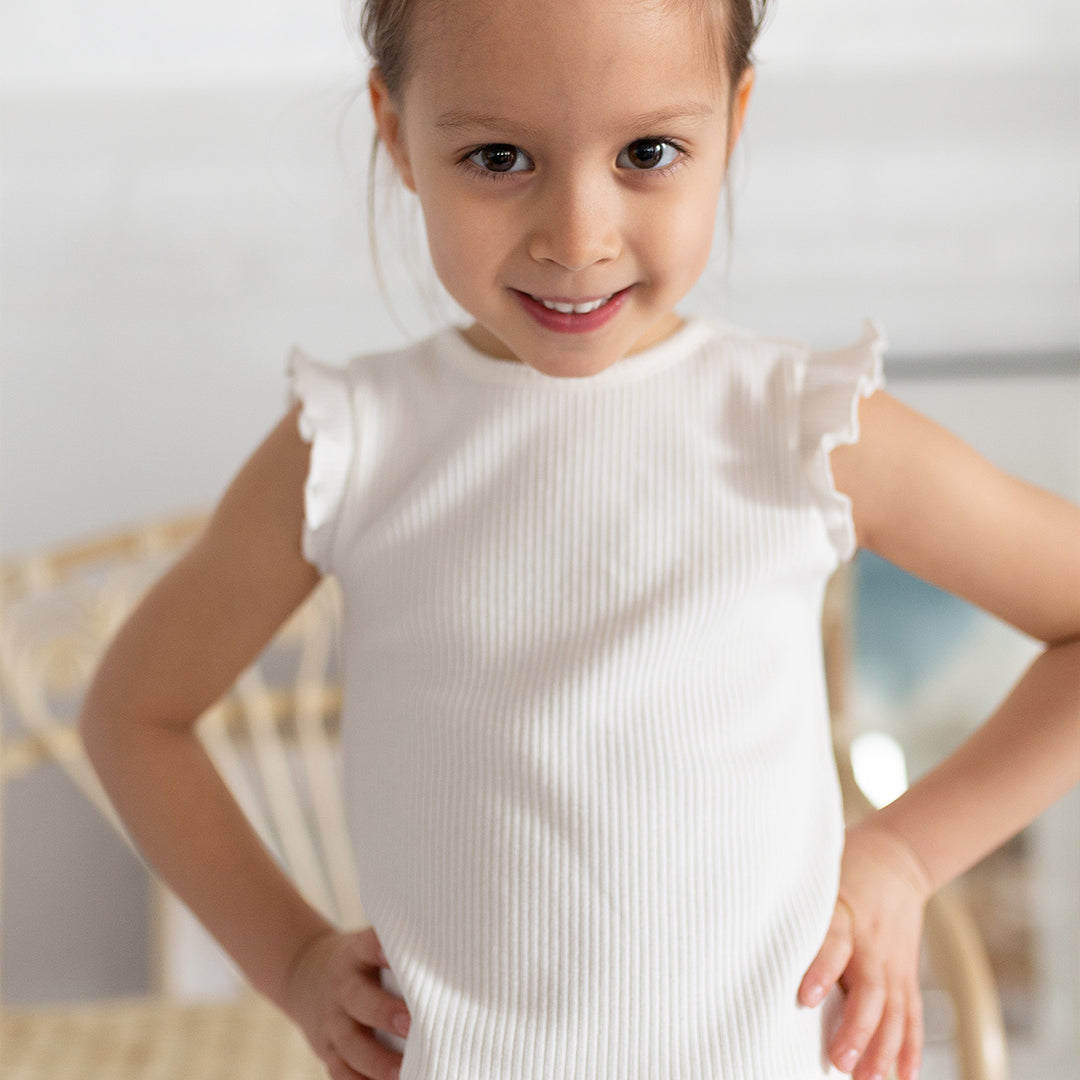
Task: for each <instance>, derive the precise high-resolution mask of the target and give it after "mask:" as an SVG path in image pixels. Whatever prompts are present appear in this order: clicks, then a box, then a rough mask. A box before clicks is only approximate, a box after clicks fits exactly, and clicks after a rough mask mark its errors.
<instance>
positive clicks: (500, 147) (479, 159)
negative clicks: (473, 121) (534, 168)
mask: <svg viewBox="0 0 1080 1080" xmlns="http://www.w3.org/2000/svg"><path fill="white" fill-rule="evenodd" d="M528 160H529V159H528V157H527V155H526V154H524V153H523V152H522V151H521V150H519V149H518V148H517V147H516V146H511V145H510V144H509V143H491V144H490V145H489V146H481V147H480V149H479V150H476V151H475V152H473V153H472V154H470V155H469V161H471V162H472V163H473V164H474V165H475V166H476V167H477V168H478V169H483V170H484V172H491V173H509V172H523V171H524V170H525V169H526V168H528Z"/></svg>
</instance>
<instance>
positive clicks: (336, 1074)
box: [324, 1050, 368, 1080]
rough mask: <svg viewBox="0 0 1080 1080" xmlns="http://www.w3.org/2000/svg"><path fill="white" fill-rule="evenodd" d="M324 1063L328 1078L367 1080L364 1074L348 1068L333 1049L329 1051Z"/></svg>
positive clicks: (333, 1079) (334, 1079)
mask: <svg viewBox="0 0 1080 1080" xmlns="http://www.w3.org/2000/svg"><path fill="white" fill-rule="evenodd" d="M324 1064H325V1065H326V1071H327V1073H328V1075H329V1076H330V1080H368V1078H367V1077H366V1076H361V1075H360V1073H358V1072H357V1071H356V1070H355V1069H352V1068H350V1067H349V1066H348V1065H347V1064H346V1063H345V1062H344V1061H343V1060H342V1059H341V1056H340V1055H339V1054H337V1053H335V1052H334V1051H333V1050H331V1051H330V1053H329V1055H328V1057H327V1058H326V1059H325V1061H324Z"/></svg>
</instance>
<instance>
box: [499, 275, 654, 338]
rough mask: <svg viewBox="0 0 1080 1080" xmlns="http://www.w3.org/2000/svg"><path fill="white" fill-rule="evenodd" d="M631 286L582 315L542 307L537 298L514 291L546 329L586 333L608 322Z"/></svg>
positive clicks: (568, 332) (559, 331)
mask: <svg viewBox="0 0 1080 1080" xmlns="http://www.w3.org/2000/svg"><path fill="white" fill-rule="evenodd" d="M632 288H633V286H632V285H631V286H629V287H628V288H625V289H622V290H621V291H620V292H617V293H615V294H614V295H613V296H612V297H611V299H610V300H608V302H607V303H606V304H604V305H602V306H601V307H598V308H597V309H596V310H595V311H589V312H586V313H585V314H584V315H575V314H574V313H573V312H572V311H569V312H563V311H552V310H551V308H547V307H544V305H543V304H541V303H540V302H539V301H538V300H534V299H533V298H532V297H531V296H530V295H529V294H528V293H523V292H521V291H520V290H518V289H514V290H513V291H514V293H515V294H516V295H517V298H518V299H519V300H520V301H521V306H522V307H523V308H524V309H525V310H526V311H527V312H528V313H529V314H530V315H531V316H532V317H533V318H534V319H535V320H536V321H537V322H538V323H539V324H540V325H541V326H542V327H544V329H546V330H554V331H556V332H557V333H560V334H588V333H591V332H592V331H593V330H599V329H600V327H601V326H604V325H605V324H606V323H609V322H610V321H611V320H612V319H614V318H615V316H616V315H618V313H619V309H620V308H621V307H622V306H623V304H624V303H625V302H626V298H627V297H628V296H629V295H630V289H632Z"/></svg>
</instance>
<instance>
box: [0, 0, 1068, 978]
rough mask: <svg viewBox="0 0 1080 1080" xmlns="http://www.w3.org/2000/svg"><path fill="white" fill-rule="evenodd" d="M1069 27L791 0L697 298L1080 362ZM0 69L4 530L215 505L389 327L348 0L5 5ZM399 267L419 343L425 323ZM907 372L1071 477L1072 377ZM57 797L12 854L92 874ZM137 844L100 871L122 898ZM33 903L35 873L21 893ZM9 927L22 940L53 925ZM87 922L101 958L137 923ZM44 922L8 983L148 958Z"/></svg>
mask: <svg viewBox="0 0 1080 1080" xmlns="http://www.w3.org/2000/svg"><path fill="white" fill-rule="evenodd" d="M1078 40H1080V6H1078V5H1076V4H1075V2H1074V0H1030V2H1028V3H1026V4H1019V3H1016V2H1015V0H1011V2H1006V0H954V2H952V3H950V4H944V5H943V4H940V3H939V2H937V0H875V2H874V3H872V4H869V3H866V2H865V0H817V2H816V3H813V4H804V3H794V2H790V0H788V2H786V3H785V2H781V3H780V4H779V5H778V7H777V9H776V12H775V15H774V18H773V20H772V25H771V26H770V28H769V30H768V31H767V33H766V36H765V38H764V40H763V42H762V45H761V47H760V49H759V53H760V57H761V64H760V69H759V81H758V87H757V91H756V96H755V100H754V102H753V105H752V108H751V115H750V120H749V125H748V129H747V133H746V136H745V140H744V146H743V148H742V150H743V153H742V161H741V163H740V165H739V166H738V168H737V171H736V174H735V177H734V181H733V186H734V190H735V197H736V232H735V247H734V249H733V251H732V253H731V268H730V272H729V273H725V271H724V257H725V254H726V247H727V245H726V241H725V240H724V239H723V237H722V236H721V237H720V242H719V244H718V252H717V258H716V260H715V264H716V265H715V266H714V268H712V269H711V270H710V271H709V273H708V274H707V275H706V277H705V279H704V280H703V282H702V283H701V285H700V286H699V287H698V289H696V290H695V293H694V295H693V297H692V300H691V308H693V309H696V310H700V311H707V312H711V313H718V314H721V315H723V316H724V317H727V318H729V319H731V320H733V321H738V322H744V323H747V324H751V325H754V326H757V327H760V328H762V329H768V330H771V331H775V332H778V333H784V334H789V335H792V336H800V337H806V338H809V339H810V340H811V341H814V342H815V343H818V344H821V345H827V344H833V343H837V342H840V341H843V340H846V339H850V338H852V337H853V336H854V335H855V334H856V332H857V330H858V325H859V320H860V319H861V317H862V316H863V315H864V314H872V315H875V316H877V317H878V318H880V319H881V320H882V321H883V322H884V323H885V325H886V326H887V328H888V329H889V332H890V337H891V339H892V342H893V346H894V354H893V355H894V356H897V357H924V358H930V359H933V358H935V357H941V358H944V357H952V356H955V355H957V354H961V355H963V356H973V357H976V358H977V357H980V356H983V357H986V356H992V355H998V354H1010V355H1013V356H1017V357H1019V358H1021V359H1023V358H1024V357H1032V358H1034V357H1037V356H1040V355H1043V354H1053V355H1056V356H1061V355H1063V354H1065V353H1069V354H1071V355H1075V352H1076V344H1077V340H1078V338H1080V307H1078V304H1077V288H1078V281H1077V264H1078V254H1077V243H1078V241H1077V237H1078V220H1077V216H1078V208H1077V201H1076V190H1077V180H1078V177H1080V138H1078V135H1080V118H1078V111H1080V84H1078V80H1080V75H1078V72H1080V46H1078ZM0 72H2V73H3V80H4V81H3V85H2V88H0V108H2V110H3V131H2V146H0V151H2V168H3V174H2V190H0V304H2V311H0V316H2V319H0V543H2V544H3V546H4V548H5V549H6V550H7V552H9V553H13V552H19V551H24V550H29V549H32V548H35V547H38V546H40V545H44V544H54V543H58V542H61V541H64V540H66V539H68V538H73V537H79V536H83V535H85V534H87V533H90V532H96V531H101V530H108V529H111V528H113V527H115V526H117V525H119V524H121V523H124V522H129V521H133V520H136V519H140V518H142V517H145V516H149V515H156V514H161V513H166V512H169V511H172V510H176V509H180V508H186V507H191V506H200V505H205V504H207V503H209V501H210V500H212V499H213V498H214V497H215V496H216V494H217V493H218V492H219V491H220V489H221V488H222V486H223V485H224V483H225V482H226V481H227V479H228V477H229V476H230V474H231V473H232V471H233V470H234V469H235V468H236V467H237V465H238V464H239V462H240V461H241V460H242V458H243V457H244V456H245V455H246V454H247V453H248V452H249V450H250V448H251V447H252V446H253V445H254V444H255V442H256V441H257V439H258V438H259V437H260V435H261V433H262V432H263V431H265V430H266V429H267V428H268V427H269V425H270V424H271V423H272V422H273V420H274V419H275V417H276V416H277V414H278V413H279V411H280V409H281V407H282V405H283V395H284V380H283V366H284V359H285V356H286V354H287V351H288V348H289V346H290V344H291V343H292V342H293V341H299V342H302V343H303V344H304V345H305V347H307V348H308V349H309V350H310V351H312V352H314V353H316V354H318V355H322V356H324V357H325V358H327V359H330V360H340V359H342V358H343V357H345V356H346V355H348V354H350V353H354V352H357V351H362V350H367V349H371V348H378V347H382V346H384V345H392V344H396V343H398V342H400V341H402V340H403V339H404V338H405V334H404V332H403V331H402V330H401V329H400V328H399V327H398V326H397V325H396V324H395V322H394V320H393V318H392V317H391V315H390V314H389V313H388V312H387V310H386V308H385V305H384V303H383V301H382V299H381V298H380V296H379V294H378V292H377V290H376V288H375V285H374V279H373V274H372V272H371V269H370V265H369V260H368V256H367V247H366V226H365V221H364V215H365V210H364V195H363V191H364V182H365V181H364V173H365V170H366V157H367V149H368V142H369V139H370V134H371V128H370V123H369V121H368V119H367V117H366V111H365V109H366V106H365V102H364V101H363V100H360V101H359V103H358V105H357V107H356V108H354V109H351V110H349V109H347V102H348V100H349V98H350V96H351V95H355V94H356V93H357V92H359V91H360V90H362V85H363V67H362V65H361V64H360V63H359V62H358V61H357V58H356V56H355V54H354V51H353V49H352V47H351V46H350V45H349V44H348V43H347V41H346V38H345V35H344V33H343V31H342V27H341V19H340V14H339V8H338V0H319V2H317V3H310V2H309V3H300V2H298V0H289V2H286V0H215V2H214V3H212V4H211V3H209V2H208V0H189V2H187V3H185V4H178V3H175V2H171V3H164V2H162V0H140V2H136V0H110V3H109V4H107V5H90V6H88V5H85V4H83V3H78V2H76V0H49V2H47V3H40V2H38V0H5V4H4V6H3V8H2V9H0ZM343 116H344V117H345V119H344V127H343V130H342V133H341V144H340V155H341V156H340V157H339V145H338V124H339V121H342V117H343ZM380 217H381V218H382V221H381V235H382V236H383V238H384V245H385V247H387V248H392V247H393V246H394V241H393V238H394V236H395V235H396V232H395V223H394V221H393V220H391V219H390V215H389V212H381V213H380ZM406 220H407V215H406ZM418 246H419V244H418V243H416V242H414V244H413V247H414V248H417V247H418ZM417 260H418V262H420V263H422V252H421V254H420V255H418V256H417ZM391 261H392V263H393V275H392V276H393V278H394V280H395V282H397V283H398V285H400V286H401V287H402V290H403V298H402V300H401V305H400V306H401V317H402V319H403V321H404V323H405V324H406V325H407V326H408V327H409V330H410V332H412V333H414V334H419V333H423V332H424V331H425V330H426V329H427V328H429V327H430V326H431V325H433V322H432V318H431V317H430V316H429V315H428V314H427V311H426V308H425V305H424V303H423V302H422V301H421V300H420V299H419V298H417V297H415V296H414V295H413V293H412V292H411V291H410V290H409V288H408V286H407V285H406V284H405V283H406V282H408V280H409V271H408V269H407V267H406V266H405V265H404V264H403V263H402V261H401V260H397V261H394V260H391ZM906 385H907V386H908V387H911V388H912V389H911V392H912V393H915V394H917V396H919V398H920V401H921V404H922V405H923V406H924V407H925V408H926V409H927V410H928V411H931V412H933V411H934V410H935V409H936V408H940V410H941V412H942V414H943V415H942V419H944V420H945V422H947V423H951V422H953V421H957V422H959V423H963V421H964V418H966V417H972V416H979V415H982V416H989V413H990V412H991V411H993V410H992V409H991V408H990V406H991V405H993V409H997V407H998V406H1000V404H1001V403H1002V402H1003V401H1006V400H1007V401H1008V408H1007V409H1005V410H1004V415H1002V416H1001V419H1000V420H999V421H994V422H992V423H991V422H985V423H982V424H979V425H977V426H976V427H975V428H973V431H972V434H971V436H970V437H972V438H974V439H975V440H976V441H977V442H979V443H981V444H982V447H981V448H983V449H984V451H985V452H987V453H990V454H991V456H997V457H998V458H999V459H1000V460H1001V461H1002V463H1003V464H1005V465H1006V466H1008V467H1012V468H1016V469H1017V470H1018V471H1022V472H1026V473H1028V474H1030V475H1032V476H1033V478H1035V479H1039V480H1040V482H1043V483H1046V484H1048V485H1049V486H1053V487H1056V488H1057V489H1058V490H1061V491H1065V492H1067V493H1068V494H1070V495H1071V496H1072V497H1076V496H1077V495H1078V494H1080V490H1078V485H1080V481H1078V479H1077V476H1076V468H1075V463H1076V460H1077V454H1078V449H1077V446H1076V431H1077V428H1076V427H1075V426H1074V421H1076V418H1077V409H1078V408H1080V405H1078V403H1077V393H1078V390H1077V388H1078V385H1080V383H1078V380H1077V377H1076V374H1075V372H1074V373H1073V374H1071V375H1069V374H1066V375H1064V376H1061V377H1060V379H1059V381H1053V380H1051V381H1047V380H1040V379H1035V380H1033V381H1031V382H1029V383H1027V384H1025V385H1024V388H1023V390H1022V392H1018V391H1017V389H1016V388H1017V387H1018V386H1019V385H1020V384H1019V383H1015V382H1010V383H1008V384H1007V385H1000V384H991V383H984V384H981V388H980V389H979V390H977V391H976V390H972V389H971V387H972V386H973V385H974V384H968V383H966V382H965V383H961V384H958V385H956V386H953V387H951V388H948V389H947V388H946V386H945V384H942V383H940V382H926V383H925V387H924V389H923V390H917V389H915V384H913V383H910V382H909V383H908V384H906ZM898 386H899V384H898ZM67 813H68V815H70V816H65V817H63V818H56V817H53V818H50V819H47V820H42V823H41V829H42V832H41V835H40V836H39V837H38V838H36V842H35V844H34V845H33V850H30V849H27V851H26V852H25V853H24V854H23V855H22V856H19V857H21V858H25V859H32V858H36V857H38V856H39V855H40V852H41V851H42V850H43V849H48V847H49V843H50V842H51V841H56V842H57V844H61V847H59V848H57V851H58V857H62V858H63V859H73V860H77V859H78V857H79V856H80V855H81V856H82V862H81V864H80V869H79V871H78V872H79V874H83V875H88V874H92V873H93V869H94V867H95V866H96V865H98V862H97V860H98V859H100V858H105V856H104V855H102V854H101V853H100V850H99V848H98V847H97V846H96V842H95V844H86V845H78V849H79V850H78V851H77V852H75V851H72V850H69V848H70V846H71V845H66V844H64V838H65V837H70V835H71V832H72V829H73V828H81V827H82V826H75V825H73V824H72V822H73V821H74V820H75V818H74V816H73V815H75V814H76V810H75V809H74V808H69V809H68V811H67ZM50 838H51V841H50ZM9 854H11V855H12V857H15V856H16V855H18V852H17V851H15V850H12V851H11V852H9ZM110 858H113V857H112V856H110ZM117 860H119V861H117ZM61 865H63V866H65V867H68V866H70V865H72V864H69V863H66V862H65V863H62V864H61ZM124 865H125V864H123V862H122V858H121V857H119V856H117V857H115V858H114V859H113V861H112V862H110V864H109V866H110V867H111V868H112V869H110V870H109V873H115V874H116V875H117V876H118V877H120V878H121V879H122V881H123V886H124V889H125V890H127V891H126V894H125V895H128V896H130V895H131V889H132V888H133V886H132V885H131V881H130V879H131V876H132V875H131V873H130V870H129V869H123V868H122V867H123V866H124ZM118 866H119V867H121V868H120V869H117V867H118ZM65 872H66V871H65ZM20 879H21V880H23V881H26V882H27V883H28V887H29V883H32V882H35V881H38V880H39V879H40V875H37V874H32V873H28V872H23V873H19V872H18V871H16V873H14V874H12V873H9V874H8V875H7V881H8V883H9V886H10V883H11V881H12V880H20ZM80 880H81V878H80ZM11 887H15V886H11ZM42 887H44V886H42ZM99 888H101V889H103V888H104V885H103V884H102V883H101V882H99ZM100 895H104V893H101V894H100ZM5 899H6V900H7V899H8V898H7V897H6V898H5ZM41 906H42V905H40V903H39V901H38V899H37V897H36V896H35V895H34V894H33V893H31V892H28V891H23V892H22V893H20V894H19V895H18V896H17V897H16V899H15V900H14V901H13V902H10V903H9V906H8V912H9V915H11V913H12V912H15V913H16V915H17V916H18V918H25V919H31V918H32V916H33V914H34V912H35V911H37V910H39V909H40V908H41ZM101 906H102V907H103V908H104V907H109V906H110V902H106V903H105V904H103V905H101ZM111 910H113V911H116V910H119V909H118V908H117V907H116V904H115V903H112V905H111ZM20 913H21V914H20ZM12 917H15V916H12ZM63 922H64V920H61V925H60V927H59V930H60V931H62V929H63ZM69 922H70V923H71V925H72V926H73V927H74V926H78V928H79V933H80V936H81V937H83V938H85V937H86V935H87V934H88V933H89V934H90V936H91V937H94V933H95V932H94V931H93V930H92V929H89V930H88V927H87V924H86V921H85V918H82V919H81V920H69ZM11 925H13V924H12V923H11V922H10V921H8V926H11ZM14 925H18V926H20V934H21V935H24V936H22V937H21V938H20V940H21V941H22V942H23V944H24V945H25V944H26V943H27V942H29V941H32V940H33V939H34V935H35V934H36V933H38V930H37V929H36V928H35V927H34V926H32V925H30V924H28V923H25V922H24V923H22V924H19V923H16V924H14ZM95 925H96V926H97V930H96V937H94V940H96V942H97V944H98V945H99V947H100V948H99V952H100V955H101V956H102V957H104V956H106V955H117V950H122V948H123V946H124V944H125V943H127V942H128V941H129V939H130V934H127V935H126V936H125V933H124V927H123V926H117V925H116V924H115V922H114V923H112V924H109V923H108V921H107V919H105V918H104V916H102V921H101V922H99V923H97V924H95ZM57 932H59V931H58V929H57V926H56V925H55V920H54V923H53V925H52V929H51V930H50V933H57ZM8 937H9V940H8V942H7V943H5V949H6V950H7V952H6V953H5V959H8V960H11V957H10V956H9V955H8V954H9V953H10V951H11V948H12V946H11V943H10V934H9V935H8ZM56 944H57V951H56V953H55V963H56V965H58V966H57V967H56V969H55V970H53V971H52V972H51V973H50V971H48V970H46V969H43V968H42V967H41V963H40V955H39V956H38V958H37V960H36V961H35V960H34V958H33V957H34V951H33V949H32V948H24V949H21V950H16V951H17V952H18V955H19V957H21V958H22V959H20V960H19V961H18V964H16V962H15V961H14V960H12V961H11V963H9V966H8V969H7V971H6V973H5V978H6V982H7V989H8V991H9V992H12V993H16V994H18V993H23V994H24V995H26V996H33V995H34V993H35V992H36V991H37V990H38V989H40V988H41V987H43V986H45V985H46V984H49V985H52V986H54V987H59V988H60V989H59V991H58V992H59V993H60V994H61V995H62V996H72V995H75V994H78V993H82V992H91V991H95V990H102V989H105V990H109V991H114V990H116V989H118V988H122V987H123V986H124V985H125V982H124V980H125V979H126V980H128V981H130V980H131V979H136V980H137V979H138V978H140V977H141V975H140V972H142V971H143V970H144V968H145V962H144V961H145V958H144V957H143V958H140V957H139V956H135V957H134V958H133V959H132V962H131V964H130V965H129V966H128V968H127V969H125V971H126V973H124V972H121V973H114V974H113V975H110V976H107V977H106V976H102V977H101V978H100V979H98V981H97V983H95V978H97V976H98V975H100V973H101V971H102V970H104V969H103V968H100V967H95V960H94V959H93V957H89V956H88V957H86V958H85V963H84V967H83V968H80V969H79V970H78V971H76V972H75V973H74V974H72V963H73V959H72V958H73V957H78V956H79V955H80V954H79V953H78V951H77V950H71V949H68V950H65V948H64V942H63V941H62V940H60V941H57V943H56ZM35 964H36V967H35V966H34V965H35ZM20 967H21V969H22V972H23V974H22V976H20V974H19V970H20ZM31 967H34V970H33V972H31ZM80 972H81V974H80ZM20 979H21V982H20ZM110 979H111V981H110ZM20 986H21V988H22V989H21V991H20Z"/></svg>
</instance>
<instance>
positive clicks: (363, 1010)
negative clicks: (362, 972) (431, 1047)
mask: <svg viewBox="0 0 1080 1080" xmlns="http://www.w3.org/2000/svg"><path fill="white" fill-rule="evenodd" d="M340 1003H341V1008H343V1009H344V1010H345V1012H346V1013H347V1014H348V1016H349V1017H351V1018H352V1019H353V1020H355V1021H357V1022H358V1023H361V1024H366V1025H367V1026H369V1027H373V1028H378V1029H379V1030H380V1031H390V1032H393V1033H394V1034H395V1035H408V1034H409V1025H410V1016H409V1010H408V1008H407V1007H406V1006H405V1002H404V1001H402V999H401V998H399V997H396V996H395V995H394V994H391V993H390V991H389V990H387V989H385V988H384V987H382V986H380V985H379V983H378V981H377V980H371V979H363V978H356V979H352V980H350V981H349V983H348V984H347V985H346V986H345V987H343V988H342V991H341V998H340Z"/></svg>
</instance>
